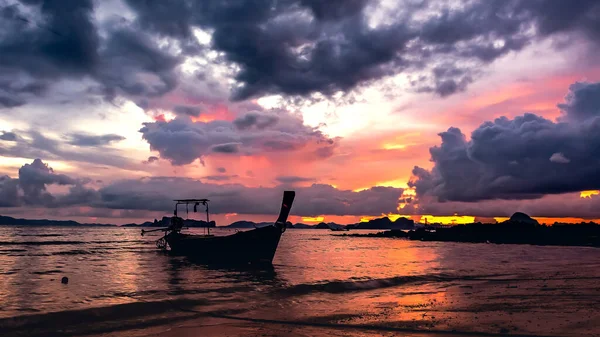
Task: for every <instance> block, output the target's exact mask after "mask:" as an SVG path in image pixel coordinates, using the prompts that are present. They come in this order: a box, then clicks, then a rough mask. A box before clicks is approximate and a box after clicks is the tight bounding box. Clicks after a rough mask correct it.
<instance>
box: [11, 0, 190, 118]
mask: <svg viewBox="0 0 600 337" xmlns="http://www.w3.org/2000/svg"><path fill="white" fill-rule="evenodd" d="M2 5H3V3H0V18H1V19H0V55H2V56H1V57H0V107H1V106H4V107H15V106H19V105H23V104H25V103H26V102H27V101H28V100H29V99H30V98H31V97H33V96H40V95H43V94H44V93H45V92H46V89H47V87H48V86H49V83H50V82H51V81H55V80H60V79H84V78H92V79H94V80H96V81H97V82H98V83H99V84H100V88H99V91H98V90H96V91H94V90H91V91H90V93H101V94H102V95H104V96H105V97H107V98H109V99H112V98H114V97H115V96H116V95H117V94H121V93H123V94H126V95H130V96H150V97H152V96H159V95H162V94H164V93H166V92H169V91H171V90H172V89H173V88H175V86H176V85H177V81H176V75H175V71H174V68H175V67H176V66H177V65H178V64H179V63H180V61H181V60H180V59H178V58H177V57H176V56H173V55H171V54H170V53H168V52H166V51H164V50H162V49H161V48H159V47H158V46H157V44H156V41H155V40H154V39H152V38H150V37H149V36H148V35H145V34H144V33H142V32H141V30H138V29H137V28H133V27H131V26H128V25H126V24H123V23H118V22H114V23H112V24H110V25H109V31H108V32H107V34H106V38H105V37H101V36H100V34H99V29H98V27H96V26H95V20H94V18H93V17H94V11H95V8H94V3H93V2H92V1H87V0H81V1H75V0H69V1H56V0H48V1H41V0H39V1H37V0H31V1H29V0H27V1H21V2H20V3H17V4H14V5H12V6H2ZM36 9H37V10H39V12H40V14H41V15H38V16H36V15H33V14H31V13H32V12H35V10H36ZM149 74H150V75H153V76H156V78H157V80H142V79H140V76H143V75H149Z"/></svg>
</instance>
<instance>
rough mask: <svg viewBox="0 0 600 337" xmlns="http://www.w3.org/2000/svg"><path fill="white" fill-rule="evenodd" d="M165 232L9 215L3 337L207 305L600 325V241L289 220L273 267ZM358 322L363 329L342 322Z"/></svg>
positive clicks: (226, 312) (464, 329)
mask: <svg viewBox="0 0 600 337" xmlns="http://www.w3.org/2000/svg"><path fill="white" fill-rule="evenodd" d="M192 231H197V232H199V233H201V232H202V231H203V230H202V229H193V230H192ZM234 231H235V230H233V229H215V230H213V231H212V232H213V233H215V234H216V235H227V234H232V233H233V232H234ZM159 235H160V234H158V233H156V234H154V233H153V234H147V235H145V236H140V231H139V229H135V228H120V227H12V226H1V227H0V332H2V330H4V332H5V333H0V335H10V334H23V333H25V334H27V335H36V334H37V335H47V334H53V332H55V331H57V330H55V329H58V331H63V332H64V331H70V334H72V335H77V334H79V333H81V334H88V335H89V334H93V333H118V332H119V331H121V332H123V333H124V335H128V333H125V332H126V331H128V329H137V330H136V331H139V329H141V331H145V332H144V333H146V332H148V331H146V330H144V329H148V328H149V327H153V329H158V330H156V331H158V332H160V331H163V330H164V329H171V328H173V326H174V325H178V324H179V325H181V324H185V322H191V321H194V320H199V319H201V318H202V317H207V316H210V317H213V318H214V317H220V318H222V319H231V320H236V319H239V320H242V321H245V322H246V323H248V324H250V323H252V322H254V323H260V324H262V326H263V328H264V326H265V324H266V325H268V324H293V326H294V329H296V331H302V329H308V328H311V327H312V328H314V327H324V328H327V329H332V330H331V331H341V332H339V333H340V335H351V334H354V333H355V332H356V331H362V332H361V333H367V332H368V333H374V334H376V335H378V334H382V333H392V334H393V333H397V332H401V333H404V334H405V335H406V334H419V333H421V332H423V333H426V332H433V333H436V332H440V333H452V332H456V333H457V334H458V335H461V333H479V332H480V333H491V334H495V333H498V334H504V333H512V334H526V335H551V336H563V335H569V336H587V335H589V336H593V335H597V334H598V333H600V311H599V310H598V309H599V307H600V304H599V303H600V249H598V248H586V247H543V246H531V245H495V244H468V243H448V242H421V241H410V240H405V239H391V238H368V237H345V236H339V233H334V232H331V231H328V230H305V229H289V230H287V231H286V232H285V233H284V234H283V236H282V239H281V242H280V245H279V248H278V250H277V253H276V255H275V259H274V262H273V267H272V268H259V269H254V268H239V267H236V268H233V267H223V266H221V267H214V266H204V265H201V264H196V263H192V262H190V261H188V260H187V259H186V258H183V257H175V256H170V255H168V254H165V253H163V252H162V251H160V250H158V249H157V248H156V247H155V243H154V242H155V240H156V239H157V238H159ZM237 253H239V254H244V253H245V252H243V251H240V252H237ZM63 277H68V283H67V284H63V283H61V279H62V278H63ZM58 326H60V327H61V328H59V327H58ZM352 327H356V328H357V329H358V330H356V331H354V330H344V329H348V328H352ZM27 329H31V331H27ZM61 329H66V330H61ZM161 329H163V330H161ZM265 329H268V327H267V328H265ZM339 329H342V330H339ZM153 331H154V330H153ZM352 331H354V332H352ZM144 333H142V335H144ZM159 334H160V333H159ZM308 335H311V334H308ZM359 335H360V334H359Z"/></svg>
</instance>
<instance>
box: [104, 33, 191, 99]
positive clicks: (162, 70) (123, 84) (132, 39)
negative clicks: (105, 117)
mask: <svg viewBox="0 0 600 337" xmlns="http://www.w3.org/2000/svg"><path fill="white" fill-rule="evenodd" d="M100 56H101V60H100V62H99V64H98V70H97V71H96V77H97V78H98V80H99V81H100V82H101V83H102V84H103V85H104V87H105V91H106V94H107V96H109V97H110V96H113V95H114V94H115V93H116V92H115V90H117V89H120V90H122V91H123V92H125V93H126V94H129V95H133V96H147V97H153V96H161V95H164V94H165V93H167V92H169V91H171V90H173V89H174V88H175V87H176V86H177V76H176V73H175V72H174V69H175V67H176V66H177V65H178V64H179V62H181V59H180V58H179V57H176V56H173V55H171V54H170V53H168V52H167V51H165V50H163V49H161V48H160V47H159V46H158V45H157V43H156V41H154V40H153V39H152V38H151V37H150V36H149V35H147V34H144V33H143V32H140V31H136V30H134V29H133V28H131V27H127V26H125V27H119V28H117V29H116V30H114V31H111V35H110V37H109V38H108V40H107V41H106V44H105V46H104V47H103V48H102V49H101V50H100ZM143 74H152V75H155V76H156V79H157V80H156V81H147V80H143V79H141V78H140V75H143Z"/></svg>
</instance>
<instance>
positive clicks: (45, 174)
mask: <svg viewBox="0 0 600 337" xmlns="http://www.w3.org/2000/svg"><path fill="white" fill-rule="evenodd" d="M85 183H87V181H86V180H79V179H73V178H71V177H69V176H66V175H64V174H57V173H54V170H52V168H50V167H49V166H48V165H47V164H45V163H44V162H43V161H42V160H40V159H35V160H34V161H33V162H32V163H31V164H25V165H23V166H22V167H21V168H20V169H19V177H18V178H14V179H13V178H10V177H8V176H4V177H0V207H17V206H23V205H33V206H47V207H58V206H62V205H67V203H65V202H64V201H66V200H62V199H61V198H56V197H55V196H53V195H52V194H50V192H48V190H47V186H48V185H68V186H72V187H71V193H69V194H71V195H73V192H75V191H82V190H85V189H86V188H85V187H83V185H84V184H85ZM84 200H86V199H81V198H78V201H77V202H79V203H81V202H84ZM69 202H75V198H72V199H71V200H70V201H69Z"/></svg>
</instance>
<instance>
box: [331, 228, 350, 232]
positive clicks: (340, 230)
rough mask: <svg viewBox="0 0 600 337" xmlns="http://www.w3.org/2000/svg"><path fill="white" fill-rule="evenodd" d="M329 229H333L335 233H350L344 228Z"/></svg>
mask: <svg viewBox="0 0 600 337" xmlns="http://www.w3.org/2000/svg"><path fill="white" fill-rule="evenodd" d="M329 229H331V230H332V231H334V232H347V231H349V229H348V228H343V227H329Z"/></svg>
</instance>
